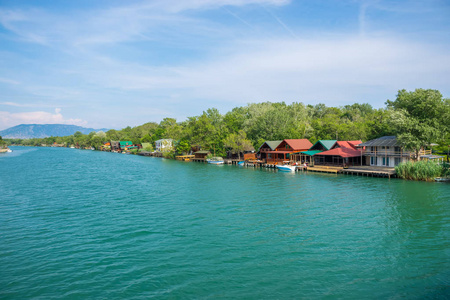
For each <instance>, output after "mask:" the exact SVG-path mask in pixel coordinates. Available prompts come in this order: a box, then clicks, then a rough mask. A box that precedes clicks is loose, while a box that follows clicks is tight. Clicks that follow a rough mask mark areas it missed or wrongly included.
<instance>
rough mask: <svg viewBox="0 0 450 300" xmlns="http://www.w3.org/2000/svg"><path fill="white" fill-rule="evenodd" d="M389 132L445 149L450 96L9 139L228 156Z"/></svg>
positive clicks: (415, 144) (282, 107)
mask: <svg viewBox="0 0 450 300" xmlns="http://www.w3.org/2000/svg"><path fill="white" fill-rule="evenodd" d="M385 135H396V136H397V138H398V140H399V141H400V143H401V144H402V145H403V146H404V147H405V148H407V149H409V150H417V149H420V147H424V146H429V145H430V144H432V143H436V144H438V145H439V146H435V147H434V148H433V149H436V150H438V151H441V152H447V151H448V147H449V145H450V99H448V98H443V96H442V94H441V93H440V92H439V91H437V90H431V89H428V90H425V89H416V90H415V91H406V90H400V91H398V94H397V95H396V98H395V100H393V101H391V100H387V101H386V103H385V107H384V108H379V109H376V108H373V107H372V106H371V105H370V104H367V103H363V104H359V103H355V104H352V105H345V106H342V107H328V106H326V105H325V104H317V105H309V104H307V105H306V104H303V103H301V102H294V103H291V104H286V103H284V102H276V103H272V102H262V103H251V104H248V105H246V106H242V107H235V108H233V109H232V110H231V111H229V112H227V113H225V114H221V113H220V112H219V111H218V110H217V109H215V108H209V109H207V110H205V111H204V112H203V113H202V114H201V115H198V116H193V117H188V118H187V119H186V120H185V121H181V122H178V121H177V120H176V119H173V118H165V119H163V120H162V121H161V122H160V123H155V122H148V123H145V124H143V125H140V126H136V127H133V128H132V127H126V128H123V129H122V130H114V129H112V130H109V131H107V132H102V131H100V132H91V133H89V134H82V133H80V132H77V133H75V134H74V135H70V136H65V137H48V138H41V139H29V140H20V139H12V140H6V141H7V142H8V144H10V145H30V146H38V145H42V144H44V145H51V144H53V143H57V144H65V145H78V146H80V147H94V148H95V149H99V148H100V147H101V145H102V144H103V143H104V142H106V141H111V140H112V141H119V140H121V141H132V142H133V144H142V143H150V144H153V145H154V142H155V141H156V140H159V139H163V138H164V139H173V140H174V141H176V142H175V148H174V153H179V154H181V153H188V152H190V151H191V149H202V150H211V151H214V152H215V153H216V154H217V155H222V156H225V155H226V152H227V151H231V152H235V151H242V150H246V149H249V148H251V146H253V147H254V149H256V150H257V149H258V148H259V147H260V146H261V144H262V143H263V142H264V141H266V140H283V139H300V138H307V139H309V140H310V141H311V142H312V143H315V142H316V141H317V140H319V139H321V140H327V139H337V140H362V141H367V140H371V139H374V138H378V137H381V136H385Z"/></svg>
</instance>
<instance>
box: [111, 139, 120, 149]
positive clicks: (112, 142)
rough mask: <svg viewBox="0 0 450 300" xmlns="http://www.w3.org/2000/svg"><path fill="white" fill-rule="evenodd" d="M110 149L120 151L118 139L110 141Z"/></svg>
mask: <svg viewBox="0 0 450 300" xmlns="http://www.w3.org/2000/svg"><path fill="white" fill-rule="evenodd" d="M111 151H120V142H119V141H111Z"/></svg>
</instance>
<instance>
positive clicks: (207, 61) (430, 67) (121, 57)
mask: <svg viewBox="0 0 450 300" xmlns="http://www.w3.org/2000/svg"><path fill="white" fill-rule="evenodd" d="M418 2H420V1H415V2H414V1H409V0H408V2H407V3H411V6H412V7H413V8H408V9H409V10H411V11H413V12H412V13H413V14H420V9H419V8H420V7H421V6H424V5H423V4H418ZM115 3H121V4H120V5H117V6H108V7H102V6H101V5H98V6H95V7H87V9H77V10H65V9H62V8H61V7H59V9H57V8H54V7H52V6H48V7H45V6H40V7H38V8H30V6H15V7H13V6H9V7H6V6H5V7H4V8H0V24H1V25H2V26H3V27H4V29H5V30H4V32H3V34H2V36H1V37H0V38H2V39H4V40H5V41H6V42H7V43H8V47H5V48H4V49H2V54H7V57H8V58H7V59H3V60H0V84H2V88H3V95H2V96H3V98H0V101H3V102H0V105H3V106H4V107H6V108H4V109H3V110H8V109H10V110H11V111H14V113H18V111H22V113H27V114H29V115H26V116H29V117H30V116H36V115H33V114H31V115H30V112H28V111H25V110H26V109H27V108H30V107H35V110H36V111H38V112H39V113H42V111H45V110H46V109H45V108H46V107H49V106H51V107H70V114H71V116H80V118H81V119H83V120H89V122H90V125H91V124H93V123H96V124H99V123H98V122H100V121H105V122H109V123H108V124H111V122H115V121H117V120H119V119H120V120H121V122H123V124H124V125H128V123H132V122H136V123H137V124H139V122H143V121H144V122H145V121H151V120H152V119H153V120H155V119H157V118H158V117H157V116H158V115H161V117H165V116H166V115H168V114H170V115H177V116H189V115H193V114H195V113H197V111H200V112H201V110H203V109H205V108H207V107H210V106H211V105H214V106H221V107H224V108H226V109H231V108H232V107H233V106H234V105H235V104H245V103H248V102H253V101H280V100H284V101H287V102H289V101H305V102H307V103H314V102H317V101H323V102H326V103H327V104H330V105H340V104H347V103H351V102H355V101H368V102H370V103H371V104H373V105H375V106H380V105H382V104H383V103H384V101H385V100H386V98H388V97H392V96H393V95H395V93H396V91H397V90H398V89H400V88H411V89H414V88H417V87H425V88H426V87H430V88H437V89H444V90H442V92H443V93H444V94H445V92H446V91H445V88H446V87H448V86H449V85H450V82H449V78H450V71H449V70H450V65H449V64H450V56H449V54H448V51H447V49H448V46H447V45H448V42H449V41H448V38H447V37H446V34H443V32H445V33H446V31H445V30H442V28H438V29H436V33H435V34H436V37H438V38H437V39H434V40H433V43H428V42H423V41H421V40H420V39H417V35H414V36H413V37H411V35H407V34H403V32H398V31H395V30H393V29H392V30H391V28H390V27H389V25H390V24H392V23H386V24H384V23H383V22H384V20H383V21H380V19H378V20H377V19H376V18H377V17H380V15H382V16H383V17H384V16H386V15H389V16H390V17H391V18H395V17H397V16H399V15H402V14H405V16H407V14H408V13H411V12H408V11H401V5H399V3H398V1H397V2H394V3H393V4H390V3H391V2H390V1H385V0H361V1H356V0H348V1H344V2H340V1H330V2H327V1H325V2H320V3H316V2H314V3H306V2H297V1H295V2H294V1H284V0H186V1H176V0H164V1H163V0H161V1H159V0H157V1H133V2H132V3H131V4H130V2H127V3H125V2H115ZM342 3H343V4H342ZM83 5H85V4H83ZM328 6H333V8H337V9H339V10H337V11H334V10H333V11H330V10H332V9H333V8H331V9H330V8H328ZM291 9H297V10H298V11H295V13H293V12H292V11H290V10H291ZM314 9H317V10H320V12H319V14H320V13H322V10H328V11H327V18H331V19H330V20H328V19H327V20H322V19H320V21H321V22H322V23H323V24H328V25H327V26H328V27H326V26H324V27H320V26H319V27H320V28H316V27H314V26H312V25H309V23H311V22H316V15H311V16H309V15H308V14H309V13H311V14H313V10H314ZM437 11H438V9H437V8H434V10H432V11H431V12H429V13H428V12H427V16H428V17H430V16H432V17H434V16H436V15H439V14H438V13H437ZM297 13H298V15H299V17H297ZM316 13H317V12H316ZM341 13H342V16H341ZM390 14H392V15H390ZM230 16H232V18H234V19H235V20H238V22H235V20H234V19H232V18H231V17H230ZM318 18H320V16H318ZM333 18H335V19H333ZM405 20H406V18H405ZM339 22H347V23H345V24H344V25H343V26H342V27H339V25H342V24H340V23H339ZM405 22H406V21H405ZM408 22H409V21H408ZM314 24H317V23H314ZM405 24H410V23H405ZM311 26H312V27H311ZM397 27H398V26H397ZM342 28H344V29H345V30H342ZM439 29H440V31H439ZM18 40H19V41H18ZM24 41H26V42H27V43H26V44H25V43H23V42H24ZM24 45H25V46H24ZM13 46H16V47H17V49H18V50H19V51H14V50H11V49H14V48H13ZM33 47H34V48H33ZM30 53H33V54H32V55H31V54H30ZM19 78H20V82H18V81H16V80H14V79H19ZM447 93H448V92H447ZM14 95H15V96H14ZM25 99H26V100H25ZM45 105H47V106H45ZM136 107H138V108H139V109H136ZM193 107H195V109H196V111H193V110H192V109H193ZM136 110H139V112H136ZM66 111H68V110H66ZM68 112H69V111H68ZM5 113H6V112H3V114H4V116H5ZM10 114H12V112H10ZM60 114H61V113H60V112H55V113H50V115H49V114H48V113H47V114H43V115H42V114H41V115H42V116H47V117H48V118H49V119H52V118H55V117H52V116H54V115H56V116H58V115H60ZM124 114H127V116H128V117H126V118H117V117H116V116H118V115H120V116H124ZM163 114H164V115H163ZM145 115H146V116H148V119H146V117H145ZM17 117H19V116H17ZM8 118H10V115H8ZM60 118H62V119H64V120H65V118H64V117H60ZM67 119H68V120H77V119H70V118H67ZM108 124H105V125H102V124H99V125H100V126H97V127H109V126H110V125H108ZM111 127H117V126H116V124H114V125H113V126H111Z"/></svg>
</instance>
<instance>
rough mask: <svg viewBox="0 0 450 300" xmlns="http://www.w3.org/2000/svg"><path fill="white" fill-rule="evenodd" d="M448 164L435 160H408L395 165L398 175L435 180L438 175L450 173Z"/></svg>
mask: <svg viewBox="0 0 450 300" xmlns="http://www.w3.org/2000/svg"><path fill="white" fill-rule="evenodd" d="M448 167H449V166H448V164H447V163H444V164H438V163H436V162H433V161H424V160H422V161H416V162H412V161H408V162H404V163H400V164H399V165H398V166H396V167H395V171H396V172H397V176H398V177H400V178H403V179H409V180H421V181H433V180H434V179H435V178H436V177H443V176H447V175H449V168H448Z"/></svg>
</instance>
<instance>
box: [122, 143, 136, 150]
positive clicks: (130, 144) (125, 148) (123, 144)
mask: <svg viewBox="0 0 450 300" xmlns="http://www.w3.org/2000/svg"><path fill="white" fill-rule="evenodd" d="M119 146H120V150H127V148H128V147H131V146H133V142H132V141H120V142H119Z"/></svg>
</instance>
